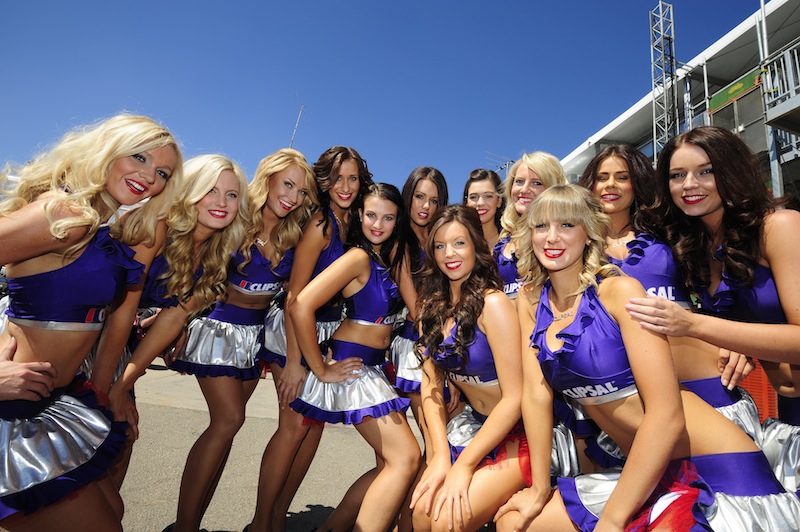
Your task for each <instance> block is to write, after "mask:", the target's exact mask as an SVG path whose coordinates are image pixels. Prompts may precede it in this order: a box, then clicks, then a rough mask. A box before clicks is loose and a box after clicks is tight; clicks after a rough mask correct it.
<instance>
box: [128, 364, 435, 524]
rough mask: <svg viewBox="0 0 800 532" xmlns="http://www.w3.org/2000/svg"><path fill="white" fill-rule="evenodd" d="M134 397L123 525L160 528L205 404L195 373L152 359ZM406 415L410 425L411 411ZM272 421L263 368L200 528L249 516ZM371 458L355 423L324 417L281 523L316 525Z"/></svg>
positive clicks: (273, 406)
mask: <svg viewBox="0 0 800 532" xmlns="http://www.w3.org/2000/svg"><path fill="white" fill-rule="evenodd" d="M136 397H137V406H138V409H139V417H140V421H139V440H137V442H136V443H135V445H134V447H133V456H132V459H131V464H130V468H129V470H128V475H127V477H126V478H125V483H124V484H123V486H122V490H121V494H122V498H123V501H124V502H125V517H124V519H123V521H122V525H123V527H124V529H125V530H126V531H131V532H149V531H155V532H160V531H161V530H163V529H164V527H166V526H167V525H169V524H170V523H172V522H173V521H175V511H176V508H177V501H178V491H179V488H180V480H181V475H182V474H183V467H184V464H185V461H186V456H187V455H188V453H189V449H190V448H191V446H192V445H193V444H194V442H195V440H196V439H197V437H198V436H199V435H200V434H201V433H202V432H203V430H205V428H206V427H207V426H208V410H207V408H206V403H205V400H204V399H203V395H202V393H201V392H200V388H199V386H198V385H197V380H196V379H195V378H194V377H191V376H188V375H180V374H178V373H176V372H174V371H171V370H169V369H167V368H165V367H163V366H161V365H159V363H158V362H157V363H156V365H154V366H152V367H151V369H149V370H148V371H147V373H146V374H145V375H144V376H142V377H141V378H140V379H139V381H138V382H137V383H136ZM409 421H410V425H411V426H412V429H413V430H414V431H415V433H416V425H415V423H414V421H413V419H409ZM277 427H278V403H277V399H276V395H275V385H274V383H273V381H272V377H271V375H269V374H267V377H266V378H264V379H261V381H260V382H259V384H258V386H257V387H256V391H255V393H254V394H253V396H252V398H251V399H250V401H249V402H248V404H247V419H246V421H245V423H244V426H243V427H242V429H241V430H240V431H239V434H238V435H237V436H236V439H235V440H234V442H233V448H232V449H231V454H230V457H229V459H228V463H227V465H226V467H225V471H224V473H223V474H222V477H221V479H220V482H219V485H218V487H217V490H216V493H215V494H214V498H213V500H212V501H211V504H210V506H209V507H208V510H207V511H206V513H205V517H204V518H203V522H202V527H203V528H205V529H207V530H209V531H225V532H227V531H238V530H242V529H243V528H244V526H245V525H247V524H248V523H249V522H250V520H251V518H252V516H253V512H254V510H255V504H256V487H257V484H258V474H259V467H260V464H261V456H262V454H263V452H264V448H265V447H266V445H267V442H268V441H269V439H270V437H271V436H272V434H273V433H274V432H275V430H276V429H277ZM417 437H418V438H419V435H418V434H417ZM374 464H375V458H374V453H373V451H372V449H371V448H370V447H369V445H367V444H366V443H365V442H364V440H363V439H362V438H361V436H360V435H359V434H358V432H357V431H356V429H355V428H353V427H352V426H344V425H327V426H326V427H325V430H324V432H323V436H322V441H321V442H320V446H319V450H318V451H317V455H316V458H315V459H314V462H313V463H312V464H311V468H310V469H309V471H308V474H307V475H306V478H305V480H304V481H303V484H302V485H301V486H300V489H299V490H298V492H297V495H296V496H295V498H294V501H293V502H292V505H291V507H290V508H289V514H288V518H287V530H289V531H295V530H296V531H310V530H312V529H313V528H314V527H317V526H319V525H321V524H322V523H323V522H324V521H325V519H326V517H327V516H328V514H329V513H330V512H332V511H333V509H334V508H335V507H336V505H337V504H338V503H339V500H340V499H341V497H342V496H343V495H344V493H345V492H346V491H347V488H349V487H350V484H352V483H353V482H354V481H355V480H356V479H357V478H358V477H359V476H361V474H362V473H364V472H365V471H367V470H369V469H371V468H372V467H373V466H374Z"/></svg>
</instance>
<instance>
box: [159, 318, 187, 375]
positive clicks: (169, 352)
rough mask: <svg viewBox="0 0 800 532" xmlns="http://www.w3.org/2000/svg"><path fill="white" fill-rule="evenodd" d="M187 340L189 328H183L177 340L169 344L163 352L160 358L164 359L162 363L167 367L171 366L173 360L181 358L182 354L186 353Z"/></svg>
mask: <svg viewBox="0 0 800 532" xmlns="http://www.w3.org/2000/svg"><path fill="white" fill-rule="evenodd" d="M188 339H189V328H188V327H184V329H183V331H182V332H181V334H179V335H178V337H177V338H175V340H174V341H173V342H172V344H170V346H169V347H168V348H167V349H166V350H165V351H164V353H163V354H162V355H161V357H162V358H163V359H164V363H165V364H166V365H167V366H171V365H172V363H173V362H175V360H177V359H178V358H180V357H181V355H183V353H184V352H185V351H186V341H187V340H188Z"/></svg>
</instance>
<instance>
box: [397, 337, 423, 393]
mask: <svg viewBox="0 0 800 532" xmlns="http://www.w3.org/2000/svg"><path fill="white" fill-rule="evenodd" d="M389 360H390V361H391V362H392V364H394V371H395V375H397V377H398V378H400V379H405V380H407V381H412V382H422V366H421V364H420V361H419V359H418V358H417V354H416V353H415V352H414V340H411V339H409V338H404V337H402V336H395V338H394V340H392V343H391V344H390V345H389Z"/></svg>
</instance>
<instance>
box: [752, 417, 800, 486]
mask: <svg viewBox="0 0 800 532" xmlns="http://www.w3.org/2000/svg"><path fill="white" fill-rule="evenodd" d="M761 449H762V450H763V451H764V455H765V456H766V457H767V460H769V464H770V466H772V472H773V473H775V476H776V477H777V478H778V480H779V481H780V483H781V484H783V487H784V488H786V489H787V490H788V491H791V492H797V491H798V490H800V427H798V426H797V425H790V424H789V423H784V422H783V421H780V420H778V419H774V418H769V419H767V420H765V421H764V427H763V430H762V433H761Z"/></svg>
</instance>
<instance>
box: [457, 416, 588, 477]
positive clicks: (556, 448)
mask: <svg viewBox="0 0 800 532" xmlns="http://www.w3.org/2000/svg"><path fill="white" fill-rule="evenodd" d="M482 417H483V416H481V415H480V414H477V415H476V413H475V411H474V410H473V409H472V407H471V406H470V405H466V406H465V407H464V409H463V410H462V411H461V412H459V413H458V414H457V415H455V416H453V418H452V419H451V420H450V421H449V422H448V423H447V428H446V433H447V441H448V443H449V444H450V453H451V458H452V459H453V461H454V460H455V458H456V457H457V456H458V454H459V453H460V452H461V451H463V450H464V448H465V447H466V446H467V445H469V443H470V442H471V441H472V440H473V439H474V438H475V435H476V434H477V433H478V431H479V430H480V429H481V427H482V426H483V423H484V422H485V420H482V419H481V418H482ZM579 473H580V462H579V461H578V448H577V446H576V444H575V436H574V434H573V433H572V431H571V430H569V429H568V428H567V427H566V425H564V424H563V423H561V422H558V423H557V424H556V426H555V427H554V428H553V447H552V450H551V455H550V474H551V475H552V476H553V477H573V476H575V475H577V474H579Z"/></svg>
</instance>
